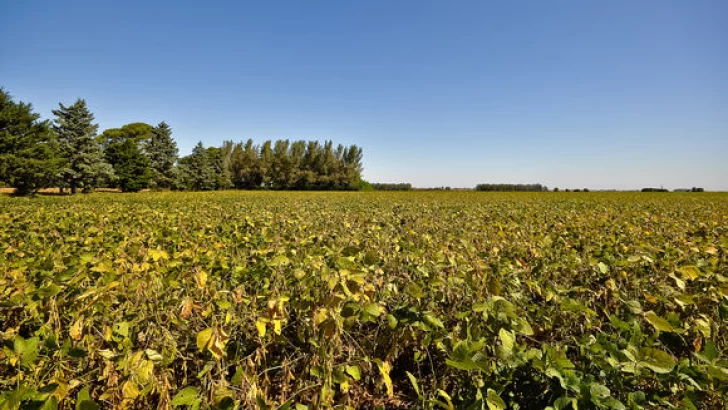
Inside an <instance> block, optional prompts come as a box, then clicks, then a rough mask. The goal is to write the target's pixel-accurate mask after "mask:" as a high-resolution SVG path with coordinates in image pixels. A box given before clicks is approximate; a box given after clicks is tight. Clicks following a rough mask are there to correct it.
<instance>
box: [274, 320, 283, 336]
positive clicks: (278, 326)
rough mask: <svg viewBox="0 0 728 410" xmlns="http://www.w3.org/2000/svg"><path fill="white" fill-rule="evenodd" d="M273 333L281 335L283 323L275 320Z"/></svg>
mask: <svg viewBox="0 0 728 410" xmlns="http://www.w3.org/2000/svg"><path fill="white" fill-rule="evenodd" d="M273 331H274V332H275V333H276V334H277V335H280V334H281V321H280V320H274V321H273Z"/></svg>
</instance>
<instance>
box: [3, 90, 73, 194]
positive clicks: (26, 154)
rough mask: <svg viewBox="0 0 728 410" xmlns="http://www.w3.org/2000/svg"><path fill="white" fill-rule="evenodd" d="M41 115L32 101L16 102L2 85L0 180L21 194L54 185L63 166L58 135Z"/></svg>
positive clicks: (31, 192)
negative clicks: (35, 109) (34, 109)
mask: <svg viewBox="0 0 728 410" xmlns="http://www.w3.org/2000/svg"><path fill="white" fill-rule="evenodd" d="M39 118H40V115H38V114H36V113H34V112H33V109H32V106H31V105H30V104H25V103H23V102H19V103H15V102H14V101H13V100H12V98H11V97H10V95H9V94H8V93H7V92H6V91H5V90H4V89H2V88H0V181H4V182H6V183H7V184H8V185H10V186H12V187H14V188H16V189H17V190H16V193H17V194H19V195H27V194H33V193H35V192H37V191H38V190H40V189H42V188H46V187H48V186H50V185H51V184H52V183H53V181H54V180H55V179H56V177H57V175H58V172H59V170H60V166H61V160H60V159H59V157H58V144H57V142H56V139H55V135H54V134H53V132H52V130H51V128H50V124H49V122H48V121H39Z"/></svg>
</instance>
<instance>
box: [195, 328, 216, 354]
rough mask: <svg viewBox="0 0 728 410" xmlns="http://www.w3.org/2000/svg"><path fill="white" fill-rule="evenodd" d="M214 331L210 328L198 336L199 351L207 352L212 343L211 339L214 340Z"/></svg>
mask: <svg viewBox="0 0 728 410" xmlns="http://www.w3.org/2000/svg"><path fill="white" fill-rule="evenodd" d="M212 331H213V329H212V328H210V327H208V328H207V329H205V330H203V331H201V332H200V333H198V334H197V349H198V350H199V351H203V350H205V347H207V344H208V343H210V339H211V338H212Z"/></svg>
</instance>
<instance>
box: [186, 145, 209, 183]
mask: <svg viewBox="0 0 728 410" xmlns="http://www.w3.org/2000/svg"><path fill="white" fill-rule="evenodd" d="M186 167H187V172H188V173H189V175H190V188H191V189H193V190H195V191H209V190H213V189H215V186H216V178H215V167H214V165H213V159H212V158H211V156H210V153H209V152H208V150H207V149H205V146H204V145H202V142H198V143H197V145H196V146H195V148H193V149H192V154H190V155H189V157H187V161H186Z"/></svg>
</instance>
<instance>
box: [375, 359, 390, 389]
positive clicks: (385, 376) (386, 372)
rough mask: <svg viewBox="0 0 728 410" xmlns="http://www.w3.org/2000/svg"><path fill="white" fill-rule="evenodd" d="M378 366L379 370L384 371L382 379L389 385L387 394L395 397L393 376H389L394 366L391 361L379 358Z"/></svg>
mask: <svg viewBox="0 0 728 410" xmlns="http://www.w3.org/2000/svg"><path fill="white" fill-rule="evenodd" d="M377 367H378V368H379V372H380V373H382V381H383V382H384V385H385V386H386V387H387V396H389V397H394V386H393V385H392V378H391V377H389V371H390V370H391V369H392V367H391V366H390V365H389V362H382V361H379V360H377Z"/></svg>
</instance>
